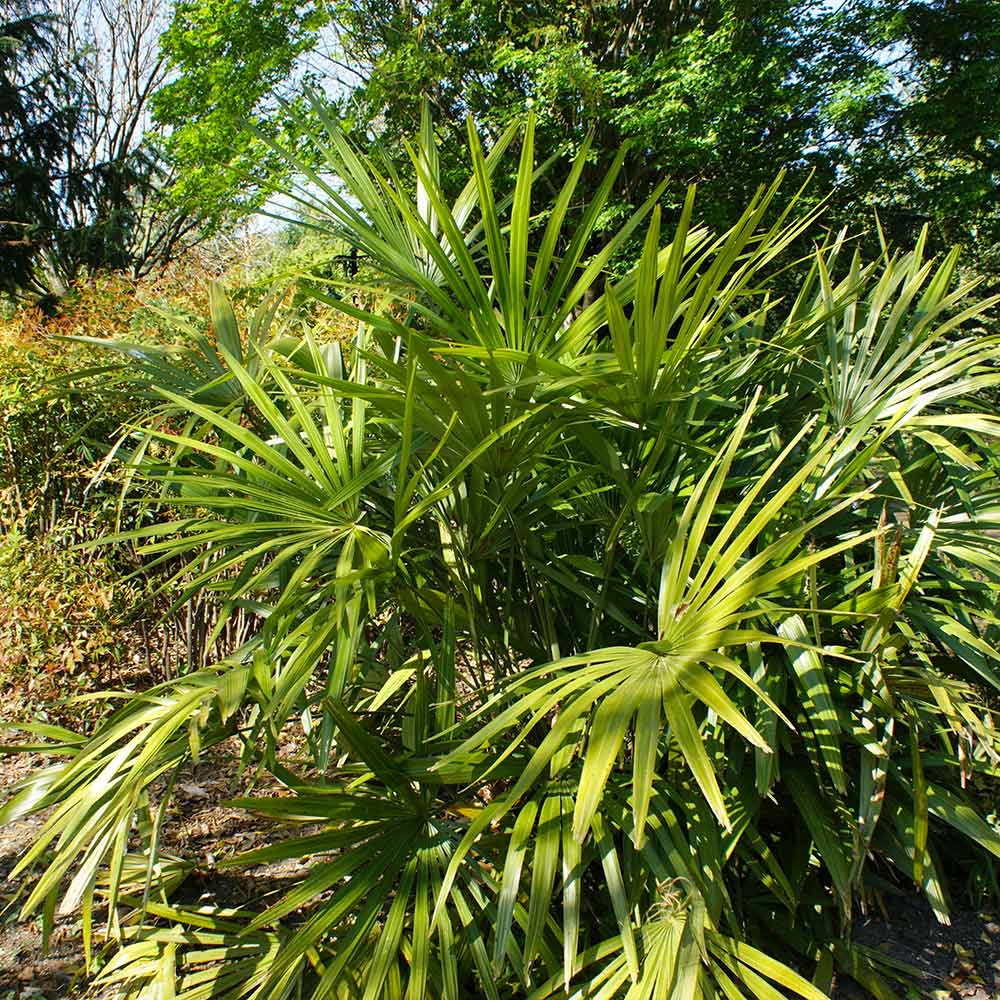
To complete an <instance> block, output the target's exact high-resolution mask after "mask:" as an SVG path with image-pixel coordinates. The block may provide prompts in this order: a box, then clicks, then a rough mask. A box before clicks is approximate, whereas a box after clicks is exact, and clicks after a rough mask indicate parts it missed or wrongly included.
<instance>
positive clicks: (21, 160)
mask: <svg viewBox="0 0 1000 1000" xmlns="http://www.w3.org/2000/svg"><path fill="white" fill-rule="evenodd" d="M0 10H2V18H3V20H2V23H0V255H2V257H0V259H2V262H3V266H2V268H0V288H2V289H3V291H6V292H12V291H14V290H15V289H18V288H24V287H26V286H28V285H29V284H30V283H31V281H32V276H33V272H34V266H35V260H36V257H37V254H38V246H39V241H38V235H37V227H38V223H39V220H40V219H43V218H45V216H46V215H47V214H48V205H49V201H50V199H51V184H50V182H49V176H48V170H47V164H49V163H50V162H52V161H53V160H55V159H56V158H57V157H58V155H59V152H60V151H61V149H62V147H63V143H64V137H65V135H66V134H67V133H68V132H69V131H70V129H71V128H72V127H73V123H74V121H75V118H76V113H77V112H76V109H75V108H74V107H73V106H72V105H71V104H66V103H63V102H61V101H60V100H59V97H60V93H61V91H62V90H63V88H62V86H61V81H60V80H59V79H58V75H57V73H56V71H55V70H53V69H46V68H45V66H46V63H50V64H51V57H52V52H53V25H52V22H51V19H50V18H48V17H46V16H44V15H42V14H41V13H39V12H37V11H33V10H31V9H30V8H29V7H26V6H25V5H24V4H21V3H11V2H5V3H4V5H3V7H2V8H0Z"/></svg>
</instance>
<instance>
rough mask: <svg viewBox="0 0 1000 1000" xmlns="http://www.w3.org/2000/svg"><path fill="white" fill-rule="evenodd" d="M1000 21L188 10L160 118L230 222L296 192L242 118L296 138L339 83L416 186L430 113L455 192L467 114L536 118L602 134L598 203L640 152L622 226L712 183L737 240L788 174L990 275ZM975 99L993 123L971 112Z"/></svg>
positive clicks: (491, 10) (366, 136) (843, 216)
mask: <svg viewBox="0 0 1000 1000" xmlns="http://www.w3.org/2000/svg"><path fill="white" fill-rule="evenodd" d="M995 11H996V7H995V4H992V3H989V2H985V0H983V2H979V0H962V2H958V0H935V2H934V3H925V2H923V0H845V2H843V3H840V4H835V5H834V4H813V3H805V2H800V0H767V2H765V3H757V4H752V3H746V2H743V0H698V2H682V3H673V2H671V3H668V2H666V0H621V2H612V0H577V2H574V3H570V4H552V3H547V2H541V3H537V4H521V3H517V4H514V3H509V2H507V0H484V2H472V0H426V2H420V3H413V2H392V3H388V4H386V3H374V2H370V0H336V2H332V3H329V4H326V5H324V6H322V7H312V6H305V7H303V6H300V5H297V4H292V3H288V4H283V5H280V6H274V5H271V6H269V7H268V10H267V16H266V17H265V16H264V15H262V14H261V13H260V11H259V10H258V9H257V5H255V4H252V3H249V2H248V0H226V2H225V3H220V2H219V0H210V2H209V0H184V2H182V3H179V4H178V6H177V8H176V15H175V21H174V25H173V27H172V28H171V30H170V32H168V33H167V35H166V36H165V42H164V43H165V50H166V51H167V53H168V55H169V57H170V58H171V60H172V62H173V65H174V66H175V68H176V71H177V74H178V77H177V79H176V80H175V81H174V82H173V83H172V84H170V85H169V86H168V87H166V88H164V90H163V92H162V95H161V101H160V103H158V106H157V107H158V112H157V113H158V114H159V115H160V118H161V120H162V121H163V122H164V123H165V124H168V125H170V126H171V127H173V128H175V129H177V130H178V131H177V137H178V138H177V141H176V144H175V145H174V147H173V150H174V154H175V155H176V156H177V157H178V162H180V163H182V164H184V165H185V168H186V169H190V170H196V171H197V173H198V176H199V184H201V185H203V186H206V187H208V189H209V190H211V191H212V198H213V199H214V201H213V204H214V205H216V206H217V208H216V209H215V211H217V212H218V211H220V210H221V206H222V205H224V204H229V205H231V206H233V207H235V208H237V209H239V210H244V209H249V208H252V207H256V206H259V205H260V204H261V203H262V202H263V201H265V200H266V198H267V197H268V195H269V194H270V193H271V192H273V191H275V190H277V188H278V187H280V185H281V183H282V175H281V173H280V170H281V169H283V168H281V167H280V166H277V167H276V164H280V159H275V158H274V157H273V154H272V152H271V151H270V148H269V147H268V146H267V145H266V143H261V142H259V141H258V140H257V139H255V138H254V136H253V135H250V134H248V133H246V132H242V133H241V132H240V131H239V123H240V122H241V121H251V122H253V123H254V126H255V128H256V129H258V130H263V131H264V132H270V133H271V134H272V135H277V134H278V132H279V131H280V129H281V128H282V127H283V126H287V127H290V128H292V129H293V130H294V129H295V128H296V127H297V123H298V122H299V121H300V119H299V117H298V116H291V117H284V116H283V112H282V111H281V99H283V98H292V97H294V95H296V94H301V88H302V86H303V85H304V84H305V83H308V82H309V81H313V82H318V81H323V84H324V88H325V91H326V96H327V98H328V100H329V102H330V103H331V105H332V111H333V113H334V114H335V115H336V116H337V117H340V118H342V119H344V120H346V121H347V122H348V123H349V125H350V128H351V131H352V135H353V136H354V137H355V138H356V139H358V140H359V141H360V142H361V143H362V144H363V145H364V144H367V143H369V142H370V141H371V140H372V139H373V138H374V139H377V140H378V141H379V143H380V144H381V145H382V146H383V147H384V148H385V149H386V150H387V151H388V153H389V154H390V156H391V157H392V158H393V161H394V162H395V163H396V165H397V166H399V167H400V168H402V169H404V170H405V169H408V168H407V159H406V156H405V154H404V152H403V150H402V148H401V145H400V137H401V136H403V135H406V134H408V133H409V132H410V131H411V130H412V129H414V128H415V127H416V126H417V123H418V120H419V108H420V101H421V98H422V96H426V97H427V98H428V99H429V100H430V101H431V104H432V107H433V109H434V113H435V121H436V126H437V128H438V130H439V131H440V133H441V134H442V135H443V136H445V137H447V140H448V141H446V142H445V143H444V144H443V152H442V157H443V164H442V167H443V175H444V178H445V183H446V188H447V189H449V190H451V189H452V188H453V187H454V185H455V184H457V183H458V182H459V181H460V179H461V177H462V176H463V171H464V170H465V165H464V164H462V163H461V162H460V161H461V151H462V143H461V141H460V139H461V134H462V130H463V128H464V119H465V117H466V116H467V115H471V116H472V117H473V119H474V120H475V122H476V123H477V126H478V127H479V128H481V129H482V130H483V131H484V134H487V135H490V136H492V137H494V138H495V137H496V136H498V135H499V134H501V132H502V131H503V129H504V127H505V126H506V125H507V124H509V123H510V122H511V121H514V120H523V118H524V116H525V115H526V114H527V112H528V111H529V110H530V111H532V112H533V113H534V114H535V115H536V118H537V131H538V135H539V137H540V141H541V142H544V144H545V148H547V149H552V150H558V151H560V152H563V153H571V152H573V151H575V150H576V149H578V148H579V147H580V144H581V142H582V141H583V138H584V136H585V135H586V134H587V132H588V131H589V130H590V129H591V128H592V129H594V130H595V142H594V144H593V146H592V147H591V149H592V153H591V159H590V161H589V162H588V164H587V166H586V167H585V168H584V186H585V189H587V190H589V191H593V190H594V185H595V184H596V183H598V182H599V180H600V178H602V177H603V176H605V172H606V169H607V167H608V166H609V165H610V164H611V163H612V162H613V160H614V157H615V156H616V155H617V153H618V152H619V150H620V149H622V147H623V144H625V143H630V144H631V145H630V147H629V149H628V150H627V152H626V153H625V162H624V167H623V169H622V171H621V172H620V173H619V174H618V176H617V179H616V181H615V185H616V187H615V192H614V197H613V198H612V199H611V200H610V202H609V204H608V206H607V211H606V217H605V219H604V220H603V224H607V225H613V224H614V223H615V222H616V221H620V220H621V219H623V218H625V217H627V215H628V213H629V212H630V211H631V210H632V209H634V208H635V207H636V206H638V205H639V204H641V203H642V201H643V200H644V199H645V198H646V197H647V196H648V195H649V194H650V193H651V191H652V190H653V187H654V186H655V185H656V184H657V183H659V181H660V180H661V179H662V178H664V177H665V178H666V179H667V186H666V190H665V192H664V194H663V195H662V203H663V206H664V210H665V212H666V213H667V216H666V217H668V218H676V217H677V216H678V213H679V212H680V210H681V206H682V204H683V197H684V191H685V189H686V185H687V183H688V182H690V181H697V182H698V183H699V184H700V185H701V189H702V191H703V192H704V199H705V208H704V212H705V218H706V221H707V222H709V223H711V224H713V225H715V226H717V227H720V228H725V227H726V226H727V225H729V224H731V223H732V222H733V221H734V220H735V219H736V218H738V217H739V215H740V212H741V210H742V206H743V205H744V204H745V202H746V200H747V198H748V197H750V196H751V195H752V193H753V191H754V190H756V188H757V187H758V186H759V185H760V184H767V183H769V182H770V180H771V179H772V178H773V177H774V175H775V174H776V172H777V171H778V169H785V170H787V171H790V172H791V173H792V175H793V177H794V179H795V180H796V181H798V180H805V179H806V177H808V176H810V174H811V175H812V181H811V184H810V188H809V194H808V197H810V198H811V199H813V200H815V201H819V200H821V199H828V204H829V207H830V210H829V212H828V218H829V224H830V225H831V226H838V225H840V224H842V223H844V222H848V221H851V222H853V221H854V220H855V219H856V218H858V217H861V218H863V219H864V220H865V223H866V227H867V228H868V230H869V232H870V244H871V246H873V247H877V246H878V243H877V239H876V237H875V229H874V211H873V209H875V208H877V209H878V210H879V213H880V215H881V216H882V217H883V220H884V223H885V225H887V226H889V227H890V229H891V235H893V236H894V237H898V238H899V239H901V240H904V241H906V240H910V241H912V240H913V239H915V238H916V235H917V233H918V232H919V231H920V227H921V225H922V224H923V222H925V221H927V222H930V224H931V227H932V230H931V235H932V239H936V240H940V241H941V243H947V242H948V241H950V240H953V239H957V240H958V241H959V242H961V243H970V242H971V243H975V244H976V246H977V247H979V248H980V249H977V250H976V251H974V254H973V259H975V260H977V261H979V262H980V263H982V264H983V266H985V265H986V263H987V262H988V260H989V259H990V253H991V251H989V250H988V245H989V240H990V239H992V237H989V236H988V234H989V233H990V232H992V228H991V227H992V226H993V223H992V222H991V221H989V220H990V219H993V218H995V213H993V209H992V208H991V207H989V206H991V205H993V203H994V194H993V192H995V185H993V186H991V184H992V177H993V173H992V171H993V169H994V165H993V163H992V160H991V159H990V157H992V156H993V155H994V154H993V152H992V150H993V149H994V147H995V142H994V140H993V138H992V137H993V136H995V135H996V134H997V133H996V129H995V128H994V127H993V124H994V119H995V110H994V104H991V103H990V102H989V95H990V94H991V93H992V92H993V90H992V81H994V80H995V79H996V74H997V72H998V69H997V65H998V58H997V52H996V45H995V41H994V40H993V39H994V38H995V26H996V18H997V15H996V12H995ZM219 25H224V26H225V27H224V28H223V30H219V29H218V26H219ZM244 50H245V51H247V52H248V53H249V55H248V58H247V60H246V63H245V64H241V63H240V62H239V60H237V59H236V58H235V57H234V54H235V52H241V51H244ZM945 50H947V51H945ZM202 94H205V95H207V97H208V100H207V102H206V103H205V104H204V105H203V106H201V107H199V106H198V101H199V98H200V95H202ZM963 94H968V95H969V96H970V99H971V100H973V101H975V102H976V109H977V113H975V114H972V113H970V114H968V115H963V104H962V95H963ZM976 120H978V121H980V122H982V125H981V126H978V127H973V126H970V125H969V124H968V123H969V122H972V121H976ZM290 122H294V123H296V124H289V123H290ZM958 122H961V123H962V124H956V123H958ZM946 123H950V124H946ZM952 125H955V127H952ZM213 177H218V178H221V180H220V182H219V184H218V185H216V186H214V187H212V183H213V181H212V179H213ZM240 178H244V179H246V180H248V181H249V183H251V184H252V185H253V190H254V194H253V195H252V196H249V197H248V196H247V195H246V193H245V192H244V189H243V187H242V185H241V183H240V180H239V179H240ZM559 180H561V178H559V177H556V176H553V178H552V181H553V187H558V181H559ZM449 184H450V185H451V187H449V186H448V185H449ZM236 192H239V193H238V194H237V193H236ZM984 238H985V242H984Z"/></svg>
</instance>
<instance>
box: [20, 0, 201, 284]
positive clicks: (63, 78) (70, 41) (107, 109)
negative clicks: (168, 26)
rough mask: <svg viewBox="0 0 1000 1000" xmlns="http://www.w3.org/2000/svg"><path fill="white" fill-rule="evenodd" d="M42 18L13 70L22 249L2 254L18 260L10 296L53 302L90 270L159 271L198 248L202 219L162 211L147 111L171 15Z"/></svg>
mask: <svg viewBox="0 0 1000 1000" xmlns="http://www.w3.org/2000/svg"><path fill="white" fill-rule="evenodd" d="M45 9H46V13H45V15H44V16H43V15H42V14H39V13H35V14H30V13H29V15H28V16H27V17H26V18H25V20H24V21H23V22H22V23H24V24H30V25H34V26H35V31H34V34H32V35H30V36H29V35H24V39H23V41H22V43H21V44H20V46H19V48H18V51H17V52H16V53H14V52H11V61H10V62H9V63H8V64H7V67H6V74H7V76H6V81H5V88H6V90H7V92H8V93H10V94H11V95H15V96H16V99H12V100H10V101H9V102H7V104H6V106H5V109H4V111H3V126H2V128H3V132H2V136H3V149H4V152H3V156H4V159H5V164H6V166H5V169H4V174H3V175H2V177H3V183H4V187H5V190H8V191H9V192H11V198H12V204H11V206H10V211H9V212H8V215H9V216H10V218H11V220H12V221H15V220H16V223H17V227H18V229H19V231H20V235H21V237H22V242H20V243H11V242H8V243H7V247H8V251H9V252H10V253H11V254H12V255H14V253H15V250H16V254H17V266H16V267H14V268H12V269H11V270H10V271H9V272H8V274H9V279H8V288H9V289H15V288H19V289H27V290H33V291H34V292H35V293H38V294H43V295H44V294H47V293H53V294H55V295H57V296H58V295H62V294H64V293H65V292H66V290H67V289H68V288H69V287H70V286H71V284H72V283H73V281H74V280H76V278H77V277H78V276H79V275H80V274H81V273H82V272H84V271H85V270H88V269H98V268H108V269H115V270H124V271H127V272H129V273H131V274H132V275H133V276H139V275H141V274H144V273H146V272H148V271H149V270H150V269H152V268H154V267H156V266H159V265H161V264H163V263H164V262H165V261H166V260H169V259H170V258H171V257H172V256H173V255H174V254H175V253H177V252H178V250H179V249H180V248H182V247H183V246H184V245H185V244H186V243H188V242H190V240H192V239H193V238H196V236H197V232H198V227H199V225H200V218H199V216H198V214H197V212H195V211H188V210H185V209H183V208H179V207H178V206H174V205H169V204H168V203H167V202H166V201H165V200H164V198H163V193H164V191H165V190H166V189H168V188H169V187H170V186H171V185H172V182H173V175H172V171H171V167H170V165H169V163H168V162H167V161H166V159H165V158H164V155H163V150H162V143H161V140H160V138H158V137H157V136H156V135H155V134H153V133H152V131H151V121H150V117H149V102H150V99H151V96H152V94H153V93H154V92H155V91H156V89H157V88H158V87H159V86H160V85H161V84H162V82H163V80H164V78H165V72H166V68H165V62H164V60H163V58H162V56H161V55H160V53H159V47H158V38H159V33H160V30H161V29H162V27H163V17H164V11H165V10H166V6H165V4H164V3H161V2H160V0H121V2H114V3H112V2H106V0H62V2H61V3H59V4H54V5H53V4H49V5H47V6H46V8H45ZM22 35H23V31H22ZM25 152H28V153H30V156H29V157H28V158H27V159H26V158H25V156H24V154H25ZM18 163H20V166H18ZM14 201H16V204H14V203H13V202H14Z"/></svg>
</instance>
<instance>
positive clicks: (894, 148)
mask: <svg viewBox="0 0 1000 1000" xmlns="http://www.w3.org/2000/svg"><path fill="white" fill-rule="evenodd" d="M871 6H873V7H874V12H873V11H865V9H864V5H858V9H857V10H852V11H848V12H846V13H845V18H846V20H845V26H844V27H845V30H849V31H851V32H852V33H855V34H856V35H857V36H858V37H860V38H866V39H867V40H868V43H869V45H870V46H871V47H873V48H876V47H881V48H882V49H883V50H884V51H885V53H886V56H885V58H884V59H883V60H882V66H883V73H884V79H883V80H882V81H881V86H880V87H879V88H878V89H877V90H875V91H874V93H869V94H868V95H867V97H866V98H865V100H866V103H867V107H866V109H865V114H866V116H867V117H868V119H869V124H868V126H867V132H868V134H867V135H865V136H864V140H863V141H862V142H860V143H859V144H858V147H857V149H856V155H855V156H854V157H853V158H852V159H851V161H850V169H849V178H848V184H849V186H850V188H851V190H852V192H853V195H854V198H855V203H856V204H858V205H868V206H872V207H874V208H876V209H877V211H878V213H879V216H880V218H881V219H882V221H883V223H884V225H885V227H886V230H887V232H888V234H889V236H890V238H893V239H895V238H900V237H903V238H905V236H906V235H907V234H909V233H912V232H913V231H914V229H915V228H919V227H920V226H922V225H924V224H925V223H929V224H930V225H931V226H932V231H933V232H934V233H935V235H936V236H937V238H938V239H939V240H940V242H941V244H942V245H950V244H952V243H956V244H961V245H964V246H966V247H967V248H968V249H969V258H970V264H973V265H974V266H976V267H977V268H978V269H979V270H980V271H983V272H986V273H990V274H992V275H993V276H994V277H993V280H994V281H996V280H997V278H998V277H1000V195H998V191H1000V110H998V103H997V100H996V95H997V92H998V89H1000V9H998V7H997V5H996V4H995V3H992V2H989V0H985V2H983V0H934V2H931V3H923V2H921V3H917V2H908V3H901V2H896V3H885V4H873V5H871Z"/></svg>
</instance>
